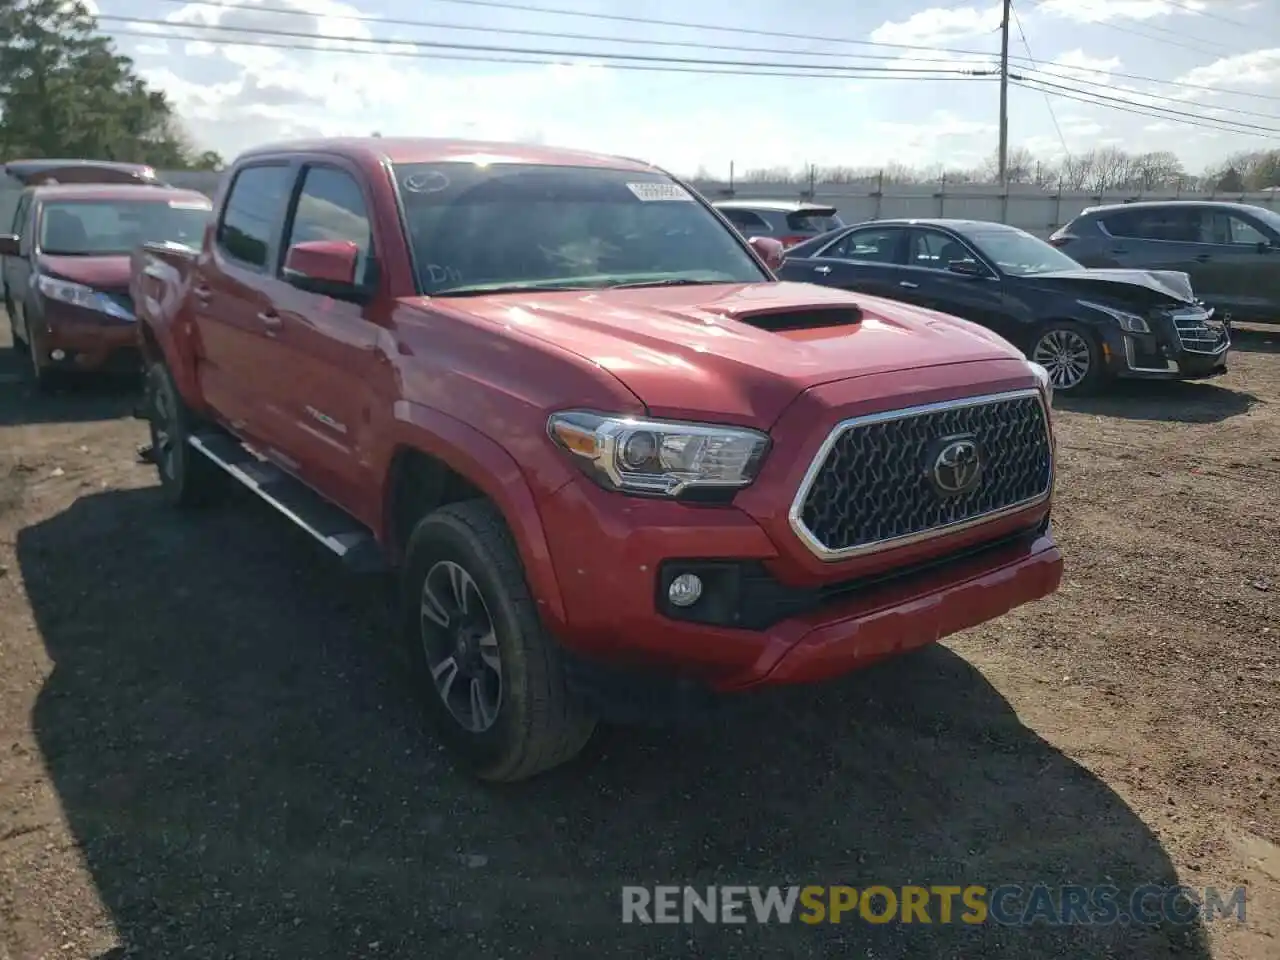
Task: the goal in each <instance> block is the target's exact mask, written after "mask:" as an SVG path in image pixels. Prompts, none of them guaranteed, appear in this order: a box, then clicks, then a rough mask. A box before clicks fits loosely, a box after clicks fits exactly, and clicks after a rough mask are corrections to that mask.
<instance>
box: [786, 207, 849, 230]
mask: <svg viewBox="0 0 1280 960" xmlns="http://www.w3.org/2000/svg"><path fill="white" fill-rule="evenodd" d="M843 226H844V223H843V222H842V221H841V220H840V218H839V217H838V216H836V214H835V212H834V211H832V212H829V213H828V212H826V211H822V210H818V211H810V210H798V211H796V212H794V213H789V214H787V229H788V230H790V231H791V232H792V233H809V234H812V235H813V236H815V237H816V236H817V235H818V234H820V233H828V232H829V231H831V230H838V229H839V228H840V227H843Z"/></svg>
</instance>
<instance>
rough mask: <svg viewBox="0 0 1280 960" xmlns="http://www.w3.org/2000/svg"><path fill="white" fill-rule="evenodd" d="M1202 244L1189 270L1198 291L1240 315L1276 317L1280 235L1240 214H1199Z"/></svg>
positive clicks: (1278, 312)
mask: <svg viewBox="0 0 1280 960" xmlns="http://www.w3.org/2000/svg"><path fill="white" fill-rule="evenodd" d="M1200 241H1201V242H1200V244H1199V246H1198V248H1197V252H1196V266H1195V269H1194V271H1189V272H1191V283H1192V289H1194V290H1195V292H1196V295H1197V296H1199V297H1201V298H1202V299H1203V300H1205V302H1206V303H1209V304H1211V305H1213V306H1216V307H1218V308H1219V309H1220V310H1226V311H1230V312H1231V313H1232V314H1233V315H1235V316H1236V317H1238V318H1242V319H1254V320H1270V319H1273V318H1274V317H1276V316H1278V315H1280V234H1278V233H1277V232H1276V231H1273V230H1272V229H1271V228H1270V227H1268V226H1267V225H1266V224H1264V223H1262V222H1261V221H1259V220H1257V219H1255V218H1253V217H1250V216H1248V215H1246V214H1243V213H1237V212H1236V211H1233V210H1223V209H1217V210H1212V211H1205V212H1204V213H1202V214H1201V215H1200Z"/></svg>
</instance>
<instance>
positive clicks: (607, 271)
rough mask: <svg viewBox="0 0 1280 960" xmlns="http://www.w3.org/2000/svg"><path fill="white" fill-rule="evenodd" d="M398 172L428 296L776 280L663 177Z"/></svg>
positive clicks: (473, 169)
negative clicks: (502, 291) (500, 291)
mask: <svg viewBox="0 0 1280 960" xmlns="http://www.w3.org/2000/svg"><path fill="white" fill-rule="evenodd" d="M394 170H395V177H396V183H397V185H398V187H399V190H400V196H401V200H402V202H403V204H404V211H405V221H406V224H407V226H408V232H409V240H410V244H411V245H412V248H413V256H414V261H415V263H416V265H417V272H418V282H419V285H420V286H419V289H421V290H422V291H423V292H424V293H426V294H429V295H448V294H462V293H482V292H486V291H494V292H496V291H499V290H526V289H578V288H597V287H610V286H622V285H627V286H645V285H649V284H653V285H659V284H661V285H670V284H677V283H761V282H764V281H767V280H768V279H770V278H769V277H768V276H767V275H766V274H765V272H764V271H762V270H761V268H760V267H759V265H758V264H757V263H756V261H755V260H754V259H753V258H752V256H751V255H750V254H749V253H748V252H747V251H746V250H744V249H743V247H742V245H741V242H740V241H739V240H738V239H737V238H736V237H735V235H734V233H733V232H732V231H731V230H728V229H726V228H725V227H724V226H723V225H722V224H721V223H720V221H719V220H718V219H717V218H716V217H715V216H714V215H712V214H711V213H710V212H709V211H708V210H707V209H706V208H705V207H704V206H703V205H702V204H701V203H699V202H698V201H697V200H696V199H695V198H694V197H693V196H692V195H691V194H690V193H688V192H687V191H686V190H685V189H684V188H683V187H681V186H679V185H678V184H676V183H675V182H673V181H672V180H670V179H669V178H667V177H665V176H663V175H661V174H655V173H641V172H636V171H630V170H610V169H606V168H597V167H559V166H538V165H532V164H510V163H498V164H492V165H485V164H480V163H467V162H452V163H413V164H396V165H395V167H394Z"/></svg>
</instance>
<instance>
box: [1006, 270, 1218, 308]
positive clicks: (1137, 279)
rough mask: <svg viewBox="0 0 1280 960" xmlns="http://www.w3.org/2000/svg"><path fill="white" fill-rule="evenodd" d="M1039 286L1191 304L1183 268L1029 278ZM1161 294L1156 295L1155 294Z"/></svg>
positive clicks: (1077, 272)
mask: <svg viewBox="0 0 1280 960" xmlns="http://www.w3.org/2000/svg"><path fill="white" fill-rule="evenodd" d="M1023 279H1025V280H1026V281H1027V282H1028V283H1031V284H1033V285H1034V286H1038V287H1045V288H1047V289H1052V290H1058V291H1061V292H1063V293H1072V294H1078V295H1079V296H1081V297H1086V298H1087V297H1090V296H1096V297H1107V298H1108V299H1115V300H1120V301H1122V302H1125V303H1145V302H1149V301H1151V300H1153V299H1154V300H1159V299H1168V300H1174V301H1176V302H1177V303H1179V304H1185V303H1191V302H1192V301H1194V300H1195V294H1194V293H1193V292H1192V290H1191V277H1190V276H1188V275H1187V274H1185V273H1183V272H1181V271H1179V270H1121V269H1115V270H1111V269H1097V270H1094V269H1090V268H1088V267H1081V268H1080V269H1079V270H1054V271H1052V272H1051V273H1037V274H1033V275H1032V276H1029V277H1025V278H1023ZM1153 293H1154V294H1157V295H1158V296H1156V297H1153V296H1152V294H1153Z"/></svg>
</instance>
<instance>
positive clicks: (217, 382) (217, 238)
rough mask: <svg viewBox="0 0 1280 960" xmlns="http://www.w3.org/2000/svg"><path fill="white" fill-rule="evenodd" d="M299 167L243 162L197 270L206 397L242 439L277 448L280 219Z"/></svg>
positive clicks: (200, 372) (196, 312)
mask: <svg viewBox="0 0 1280 960" xmlns="http://www.w3.org/2000/svg"><path fill="white" fill-rule="evenodd" d="M294 176H295V168H294V167H292V166H291V165H290V164H288V163H283V162H275V163H263V164H259V165H253V166H246V167H242V168H241V169H240V170H239V171H238V172H237V173H236V176H235V180H234V181H233V182H232V184H231V188H230V192H229V193H228V195H227V201H226V203H225V204H224V205H223V210H222V214H221V216H220V218H219V220H218V225H217V227H216V232H215V235H214V243H213V245H212V248H210V247H209V246H208V245H206V246H205V248H204V250H203V251H202V252H201V254H200V256H199V258H198V259H197V261H196V265H195V268H194V273H193V276H192V291H191V296H192V298H193V300H192V310H193V319H194V322H195V328H196V333H197V346H196V364H197V366H196V370H197V376H198V377H199V380H200V390H201V392H202V394H203V395H204V398H205V399H206V401H207V402H208V403H209V404H210V405H211V406H212V407H213V408H214V409H215V410H217V411H218V412H219V413H221V414H222V416H223V417H224V418H225V419H226V420H227V421H228V424H229V426H230V427H231V428H232V429H233V430H234V431H235V432H236V433H237V434H239V435H241V436H242V437H243V438H245V439H247V440H250V441H251V442H254V443H255V444H257V445H259V446H262V447H263V448H264V452H271V451H272V450H274V451H276V452H278V444H279V442H280V427H279V420H280V415H279V413H278V411H276V410H273V409H272V407H271V397H272V394H273V392H274V381H275V379H276V377H278V376H279V375H280V371H279V370H278V369H277V368H276V367H275V366H274V360H275V354H274V351H272V350H271V349H270V347H271V341H272V339H273V338H274V337H276V335H277V333H278V331H277V329H276V326H277V322H276V319H275V318H276V311H275V306H274V304H273V303H272V298H271V293H272V289H271V288H272V287H273V286H274V284H275V281H274V279H273V274H274V265H275V264H276V262H277V260H278V257H277V253H278V247H279V233H280V225H281V224H283V223H284V215H285V208H286V206H287V204H288V202H289V193H290V190H291V189H292V186H293V181H294Z"/></svg>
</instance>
